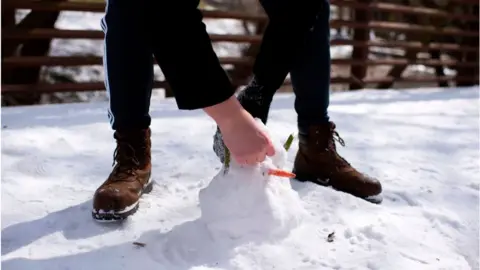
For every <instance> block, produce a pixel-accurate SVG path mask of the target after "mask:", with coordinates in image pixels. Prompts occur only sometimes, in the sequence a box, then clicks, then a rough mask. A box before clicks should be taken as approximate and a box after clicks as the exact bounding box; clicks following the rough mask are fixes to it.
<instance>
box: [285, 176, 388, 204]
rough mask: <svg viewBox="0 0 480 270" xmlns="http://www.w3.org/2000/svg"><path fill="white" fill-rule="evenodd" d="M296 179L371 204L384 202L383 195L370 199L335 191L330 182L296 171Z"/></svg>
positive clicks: (369, 197)
mask: <svg viewBox="0 0 480 270" xmlns="http://www.w3.org/2000/svg"><path fill="white" fill-rule="evenodd" d="M292 172H293V173H294V174H295V175H296V177H295V178H293V179H294V180H297V181H299V182H312V183H314V184H317V185H319V186H323V187H329V188H331V189H333V190H335V191H340V192H344V193H347V194H350V195H352V196H354V197H357V198H360V199H363V200H365V201H367V202H370V203H374V204H381V203H382V201H383V196H382V195H381V194H377V195H372V196H368V197H361V196H357V195H355V194H352V193H349V192H345V191H343V190H338V189H335V188H334V187H332V185H330V184H328V182H325V181H320V180H319V179H318V178H317V177H315V176H311V175H306V174H298V173H296V172H295V170H293V171H292Z"/></svg>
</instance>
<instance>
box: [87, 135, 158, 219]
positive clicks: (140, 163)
mask: <svg viewBox="0 0 480 270" xmlns="http://www.w3.org/2000/svg"><path fill="white" fill-rule="evenodd" d="M150 133H151V132H150V129H146V130H138V131H130V132H119V131H116V132H115V133H114V138H115V139H116V140H117V148H116V149H115V152H114V154H113V155H114V157H113V158H114V162H113V165H114V167H113V170H112V172H111V173H110V175H109V176H108V178H107V180H106V181H105V182H104V183H103V184H102V185H101V186H100V187H99V188H98V189H97V190H96V192H95V195H94V197H93V211H92V216H93V218H94V219H96V220H100V221H115V220H122V219H125V218H126V217H128V216H129V215H132V214H133V213H135V212H136V211H137V209H138V205H139V199H140V197H141V196H142V194H144V193H148V192H150V191H151V190H152V186H153V183H152V181H151V179H150V175H151V168H152V165H151V154H150V148H151V141H150Z"/></svg>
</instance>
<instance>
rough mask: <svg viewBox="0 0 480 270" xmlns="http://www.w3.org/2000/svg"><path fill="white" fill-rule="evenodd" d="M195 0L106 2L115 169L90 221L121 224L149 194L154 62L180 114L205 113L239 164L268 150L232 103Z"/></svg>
mask: <svg viewBox="0 0 480 270" xmlns="http://www.w3.org/2000/svg"><path fill="white" fill-rule="evenodd" d="M198 4H199V0H185V1H164V0H139V1H122V0H107V4H106V11H105V15H104V17H103V19H102V29H103V31H104V34H105V38H104V43H105V44H104V48H105V51H104V70H105V87H106V90H107V93H108V98H109V109H108V117H109V119H110V124H111V127H112V129H113V130H114V134H113V137H114V138H115V140H116V148H115V151H114V157H113V159H114V166H113V169H112V171H111V173H110V174H109V176H108V178H107V179H106V180H105V181H104V182H103V183H102V184H101V185H100V186H99V187H98V188H97V190H96V191H95V193H94V196H93V210H92V217H93V218H94V219H96V220H102V221H114V220H122V219H125V218H126V217H128V216H129V215H131V214H133V213H134V212H135V211H136V210H137V209H138V207H139V199H140V197H141V196H142V194H144V193H146V192H149V191H151V189H152V181H151V177H150V176H151V138H150V137H151V130H150V123H151V117H150V115H149V106H150V97H151V91H152V83H153V57H152V55H153V56H154V57H155V59H156V61H157V63H158V65H159V66H160V68H161V70H162V72H163V74H164V75H165V78H166V80H167V81H168V83H169V85H170V86H171V88H172V90H173V92H174V94H175V99H176V102H177V106H178V108H179V109H181V110H194V109H203V110H204V111H205V113H206V114H207V115H209V116H210V117H211V118H212V119H213V120H214V121H215V122H216V123H217V125H218V127H219V129H220V130H221V132H222V134H223V139H224V140H225V145H226V146H227V147H228V148H229V149H230V151H231V153H232V155H233V157H234V158H235V159H236V160H237V162H239V163H242V164H255V163H258V162H261V161H263V160H264V159H265V157H266V156H272V155H273V154H274V153H275V150H274V148H273V144H272V142H271V141H270V138H269V137H268V135H266V134H265V133H264V132H263V131H262V130H261V128H260V127H259V126H258V125H257V123H256V121H255V120H254V118H253V117H252V116H251V114H250V113H248V112H247V111H246V110H245V109H244V108H243V107H242V106H241V105H240V103H239V101H238V100H237V98H236V97H235V89H234V87H233V86H232V85H231V83H230V80H229V78H228V77H227V74H226V72H225V71H224V70H223V68H222V66H221V65H220V62H219V60H218V58H217V55H216V54H215V52H214V50H213V47H212V44H211V40H210V38H209V36H208V34H207V32H206V27H205V24H204V23H203V22H202V14H201V12H200V10H199V9H198V8H197V7H198Z"/></svg>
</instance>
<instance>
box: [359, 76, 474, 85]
mask: <svg viewBox="0 0 480 270" xmlns="http://www.w3.org/2000/svg"><path fill="white" fill-rule="evenodd" d="M478 79H479V78H478V76H477V77H464V76H455V75H452V76H441V77H437V76H432V77H428V76H409V77H400V78H394V77H389V76H385V77H375V78H366V79H364V80H363V82H364V83H365V84H368V83H389V82H392V81H394V82H419V83H421V82H432V83H433V82H439V81H471V80H476V81H477V82H478Z"/></svg>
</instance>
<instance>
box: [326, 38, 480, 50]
mask: <svg viewBox="0 0 480 270" xmlns="http://www.w3.org/2000/svg"><path fill="white" fill-rule="evenodd" d="M330 45H333V46H345V45H347V46H348V45H352V46H359V47H360V46H366V47H384V48H402V49H411V50H417V51H429V50H431V49H437V50H442V51H478V50H479V48H478V47H468V46H462V45H459V44H454V43H429V44H422V43H421V42H417V41H382V40H371V41H368V42H363V41H356V40H348V39H337V40H335V39H334V40H332V41H331V42H330Z"/></svg>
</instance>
